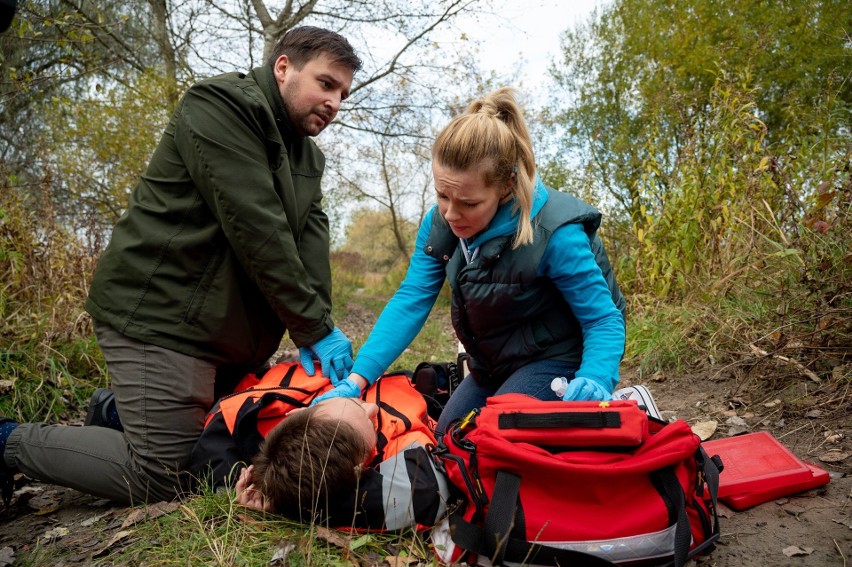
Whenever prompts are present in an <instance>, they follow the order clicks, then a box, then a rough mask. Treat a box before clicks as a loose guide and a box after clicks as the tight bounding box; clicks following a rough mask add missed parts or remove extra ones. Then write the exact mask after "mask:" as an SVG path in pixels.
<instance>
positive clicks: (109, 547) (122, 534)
mask: <svg viewBox="0 0 852 567" xmlns="http://www.w3.org/2000/svg"><path fill="white" fill-rule="evenodd" d="M133 532H134V531H133V530H122V531H120V532H118V533H116V534H115V535H113V536H112V537H111V538H110V540H109V542H107V544H106V545H105V546H103V547H102V548H101V549H100V550H99V551H96V552H95V553H93V554H92V557H100V556H102V555H106V554H107V553H109V552H110V551H111V550H112V546H114V545H115V544H116V543H118V542H120V541H121V540H123V539H125V538H127V537H128V536H130V535H131V534H133ZM137 539H138V538H137ZM132 541H135V540H129V541H126V542H124V545H127V544H129V543H131V542H132Z"/></svg>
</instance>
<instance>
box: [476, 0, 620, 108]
mask: <svg viewBox="0 0 852 567" xmlns="http://www.w3.org/2000/svg"><path fill="white" fill-rule="evenodd" d="M604 3H605V0H562V1H561V2H560V1H556V0H521V1H518V0H515V1H511V0H508V1H506V0H501V1H500V2H498V3H497V6H496V8H495V15H494V16H489V17H486V18H483V19H482V20H481V21H480V22H471V23H470V24H464V25H463V26H460V27H462V29H464V31H465V32H466V33H467V34H468V35H470V36H471V37H472V38H473V39H477V40H481V41H482V42H483V44H482V51H481V57H480V63H481V65H482V67H483V68H484V69H494V70H497V71H498V72H499V71H501V70H505V69H510V68H512V66H514V65H515V64H516V63H518V62H520V61H521V60H523V66H522V72H521V79H522V81H523V90H524V91H527V94H529V95H533V94H534V92H533V91H536V90H538V89H536V88H535V87H536V86H539V85H542V84H544V82H545V80H546V76H547V68H548V66H549V65H550V63H551V61H553V59H554V58H555V57H556V55H557V54H558V53H559V35H560V34H561V33H562V32H563V31H564V30H566V29H567V28H569V27H572V26H573V25H574V24H576V23H577V22H578V21H579V22H582V21H585V20H586V19H587V18H588V16H589V15H590V14H591V12H592V10H593V9H594V8H595V7H596V6H598V5H602V4H604Z"/></svg>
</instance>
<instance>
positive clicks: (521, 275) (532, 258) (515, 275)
mask: <svg viewBox="0 0 852 567" xmlns="http://www.w3.org/2000/svg"><path fill="white" fill-rule="evenodd" d="M547 191H548V200H547V202H546V203H545V205H544V207H542V209H541V211H539V213H538V215H536V216H535V218H534V219H533V232H534V238H533V243H532V244H529V245H526V246H521V247H520V248H518V249H515V250H513V249H512V239H513V237H514V234H512V235H507V236H501V237H497V238H493V239H491V240H489V241H487V242H485V243H484V244H482V246H481V248H480V251H479V256H478V257H477V258H476V259H475V260H474V261H473V262H471V263H470V264H465V259H464V254H463V252H462V250H461V247H460V245H459V240H458V238H457V237H456V236H455V235H454V234H453V233H452V231H451V230H450V227H449V226H448V225H447V223H446V221H444V219H443V217H442V216H441V215H440V214H439V213H438V212H437V211H436V212H435V214H434V215H433V217H432V228H431V232H430V234H429V240H428V242H427V245H426V250H425V251H426V253H427V254H429V255H431V256H433V257H435V258H438V259H440V260H442V261H444V262H445V263H446V270H447V280H448V281H449V282H450V286H451V287H452V291H453V293H452V321H453V327H454V328H455V331H456V334H457V335H458V337H459V340H460V341H461V342H462V344H463V345H464V347H465V350H466V351H467V353H468V354H470V355H471V361H470V363H469V364H470V369H471V373H472V374H473V375H474V377H475V378H476V379H477V381H479V382H480V383H482V384H487V385H494V386H497V385H500V384H502V383H503V382H505V380H506V379H507V378H508V377H509V376H511V374H512V373H513V372H515V371H516V370H517V369H519V368H520V367H522V366H524V365H526V364H528V363H530V362H533V361H537V360H545V359H551V360H564V361H570V362H576V363H578V364H579V363H580V360H581V357H582V354H583V333H582V330H581V328H580V324H579V322H578V321H577V319H576V317H575V316H574V313H573V312H572V311H571V307H570V306H569V305H568V303H567V302H566V301H565V298H564V297H563V296H562V293H561V292H560V291H559V290H558V289H557V287H556V285H555V284H554V283H553V282H552V281H551V280H550V279H548V278H542V277H538V276H537V271H538V266H539V264H540V263H541V258H542V256H543V255H544V251H545V249H546V248H547V244H548V242H549V241H550V237H551V235H552V234H553V231H554V230H556V229H557V228H559V227H560V226H562V225H565V224H569V223H582V224H583V227H584V229H585V231H586V233H587V234H588V235H589V238H590V239H591V243H592V251H593V252H594V253H595V259H596V261H597V263H598V265H599V266H600V268H601V271H602V272H603V275H604V277H605V278H606V281H607V284H608V286H609V288H610V291H611V292H612V296H613V301H614V302H615V305H616V307H618V308H619V309H620V310H621V311H622V313H623V312H624V306H625V301H624V297H623V296H622V295H621V291H620V290H619V289H618V285H617V284H616V282H615V277H614V276H613V273H612V268H611V266H610V263H609V259H608V258H607V255H606V252H605V251H604V248H603V244H602V243H601V241H600V239H599V238H598V237H597V235H596V234H595V233H596V231H597V229H598V227H599V226H600V222H601V214H600V213H599V212H598V211H597V210H596V209H595V208H594V207H592V206H590V205H588V204H586V203H584V202H583V201H580V200H579V199H577V198H576V197H573V196H571V195H569V194H567V193H560V192H558V191H555V190H553V189H549V188H548V189H547Z"/></svg>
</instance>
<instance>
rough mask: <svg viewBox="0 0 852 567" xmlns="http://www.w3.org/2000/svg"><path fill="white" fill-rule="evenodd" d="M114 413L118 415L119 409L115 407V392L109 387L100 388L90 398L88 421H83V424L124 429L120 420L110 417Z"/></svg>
mask: <svg viewBox="0 0 852 567" xmlns="http://www.w3.org/2000/svg"><path fill="white" fill-rule="evenodd" d="M113 414H114V415H116V416H118V411H117V410H116V409H115V393H113V391H112V390H110V389H109V388H98V389H97V390H95V392H94V393H93V394H92V397H91V399H90V400H89V411H88V412H86V421H84V422H83V425H94V426H96V427H108V428H110V429H115V430H116V431H124V427H122V426H121V421H120V420H118V419H115V420H111V419H110V416H111V415H113Z"/></svg>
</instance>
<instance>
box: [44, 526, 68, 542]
mask: <svg viewBox="0 0 852 567" xmlns="http://www.w3.org/2000/svg"><path fill="white" fill-rule="evenodd" d="M69 533H71V530H69V529H68V528H65V527H62V526H56V527H55V528H51V529H49V530H47V531H46V532H44V535H42V536H41V537H42V538H43V539H50V540H53V539H59V538H61V537H65V536H67V535H68V534H69Z"/></svg>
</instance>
